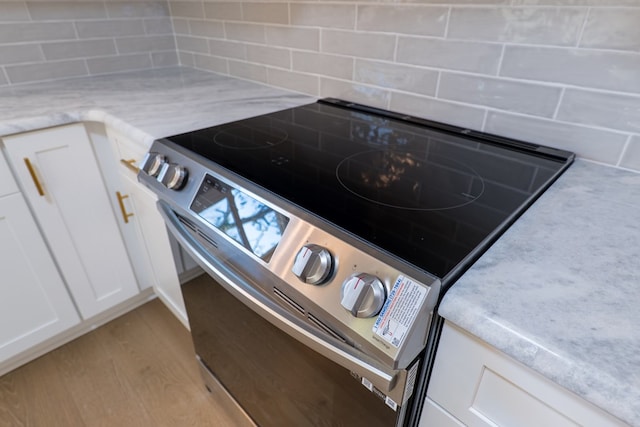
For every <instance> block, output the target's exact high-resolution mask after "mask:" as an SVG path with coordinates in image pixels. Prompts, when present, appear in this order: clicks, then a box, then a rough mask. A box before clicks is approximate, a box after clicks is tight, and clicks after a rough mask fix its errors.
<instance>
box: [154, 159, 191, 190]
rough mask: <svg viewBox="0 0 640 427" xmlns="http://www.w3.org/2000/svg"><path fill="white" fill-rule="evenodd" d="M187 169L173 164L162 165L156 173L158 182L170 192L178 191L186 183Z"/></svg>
mask: <svg viewBox="0 0 640 427" xmlns="http://www.w3.org/2000/svg"><path fill="white" fill-rule="evenodd" d="M187 176H188V173H187V169H186V168H185V167H184V166H180V165H177V164H175V163H164V164H163V165H162V168H161V169H160V173H158V178H157V179H158V182H160V183H162V185H164V186H165V187H167V188H168V189H170V190H180V189H182V187H183V186H184V184H185V183H186V182H187Z"/></svg>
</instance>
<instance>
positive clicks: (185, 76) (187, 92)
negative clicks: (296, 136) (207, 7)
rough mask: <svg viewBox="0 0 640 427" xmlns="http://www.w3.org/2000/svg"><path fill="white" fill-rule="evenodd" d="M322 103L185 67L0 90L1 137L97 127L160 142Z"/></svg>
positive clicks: (149, 142)
mask: <svg viewBox="0 0 640 427" xmlns="http://www.w3.org/2000/svg"><path fill="white" fill-rule="evenodd" d="M314 101H315V98H311V97H309V96H307V95H301V94H297V93H293V92H289V91H285V90H282V89H277V88H274V87H269V86H265V85H260V84H256V83H253V82H249V81H245V80H239V79H234V78H230V77H226V76H222V75H218V74H213V73H207V72H204V71H198V70H194V69H189V68H183V67H173V68H164V69H155V70H145V71H137V72H128V73H119V74H110V75H105V76H97V77H82V78H74V79H66V80H58V81H54V82H46V83H34V84H26V85H19V86H14V87H6V88H0V136H3V135H10V134H14V133H19V132H25V131H29V130H34V129H41V128H46V127H51V126H56V125H62V124H66V123H73V122H78V121H97V122H102V123H105V124H106V125H107V126H111V127H113V128H115V129H116V130H119V131H120V132H121V133H123V134H124V135H126V136H129V137H130V138H132V139H133V140H137V141H140V142H141V143H142V144H144V145H146V146H149V145H150V144H151V142H153V140H154V139H157V138H160V137H164V136H170V135H175V134H179V133H182V132H186V131H190V130H195V129H200V128H204V127H208V126H214V125H218V124H221V123H228V122H231V121H234V120H240V119H244V118H247V117H252V116H256V115H259V114H265V113H270V112H273V111H278V110H283V109H285V108H289V107H293V106H297V105H302V104H308V103H311V102H314Z"/></svg>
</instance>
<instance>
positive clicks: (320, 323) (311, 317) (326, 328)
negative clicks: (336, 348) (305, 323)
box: [308, 313, 347, 342]
mask: <svg viewBox="0 0 640 427" xmlns="http://www.w3.org/2000/svg"><path fill="white" fill-rule="evenodd" d="M308 318H309V320H310V321H311V323H313V324H314V325H316V326H317V327H318V328H320V329H322V330H323V331H325V332H326V333H328V334H329V335H331V336H332V337H334V338H335V339H337V340H340V341H342V342H347V340H345V339H344V338H342V336H340V335H339V334H338V333H337V332H336V331H334V330H333V329H332V328H331V327H329V326H327V324H326V323H324V322H323V321H322V320H320V319H318V318H317V317H316V316H314V315H313V314H311V313H309V314H308Z"/></svg>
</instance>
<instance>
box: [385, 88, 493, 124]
mask: <svg viewBox="0 0 640 427" xmlns="http://www.w3.org/2000/svg"><path fill="white" fill-rule="evenodd" d="M390 108H391V109H392V110H394V111H399V112H401V113H405V114H409V115H413V116H416V117H421V118H424V119H430V120H437V121H441V122H444V123H449V124H452V125H456V126H461V127H465V128H469V129H475V130H480V129H481V128H482V122H483V120H484V115H485V112H484V110H482V109H480V108H476V107H471V106H467V105H461V104H456V103H453V102H448V101H443V100H439V99H434V98H427V97H422V96H415V95H411V94H406V93H396V92H394V93H392V94H391V104H390Z"/></svg>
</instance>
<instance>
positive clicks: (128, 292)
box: [3, 124, 139, 319]
mask: <svg viewBox="0 0 640 427" xmlns="http://www.w3.org/2000/svg"><path fill="white" fill-rule="evenodd" d="M3 141H4V144H5V148H6V150H7V154H8V156H9V160H10V161H11V162H12V163H13V167H14V170H15V172H16V174H17V177H18V180H19V181H20V182H21V183H22V187H23V190H24V195H25V197H26V198H27V200H28V201H29V203H30V205H31V208H32V210H33V212H34V215H35V217H36V219H37V221H38V223H39V224H40V226H41V228H42V231H43V233H44V235H45V238H46V240H47V242H48V243H49V246H50V248H51V251H52V252H53V255H54V258H55V259H56V261H57V262H58V265H59V266H60V269H61V270H62V274H63V276H64V278H65V279H66V282H67V285H68V287H69V289H70V291H71V293H72V295H73V298H74V300H75V302H76V304H77V306H78V309H79V310H80V313H81V314H82V317H84V318H85V319H86V318H89V317H91V316H94V315H96V314H98V313H100V312H102V311H104V310H106V309H108V308H111V307H113V306H114V305H116V304H118V303H120V302H122V301H125V300H126V299H128V298H130V297H132V296H135V295H136V294H137V293H138V292H139V290H138V286H137V283H136V279H135V276H134V274H133V270H132V268H131V264H130V262H129V258H128V255H127V251H126V249H125V246H124V243H123V241H122V236H121V235H120V230H119V229H118V224H117V223H116V219H115V216H114V212H113V210H112V207H111V204H110V202H109V196H108V194H107V192H106V188H105V185H104V182H103V181H102V176H101V175H100V170H99V168H98V165H97V162H96V159H95V156H94V153H93V148H92V145H91V142H90V140H89V137H88V136H87V132H86V130H85V128H84V126H83V125H82V124H73V125H67V126H61V127H56V128H50V129H43V130H39V131H35V132H29V133H24V134H20V135H15V136H11V137H5V138H3Z"/></svg>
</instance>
